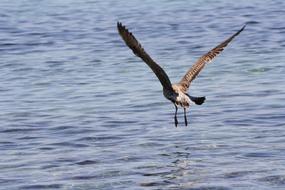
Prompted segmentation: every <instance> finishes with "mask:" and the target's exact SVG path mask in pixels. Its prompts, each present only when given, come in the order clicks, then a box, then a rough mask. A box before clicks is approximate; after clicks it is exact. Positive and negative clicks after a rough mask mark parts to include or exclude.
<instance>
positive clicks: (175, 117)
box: [174, 104, 178, 127]
mask: <svg viewBox="0 0 285 190" xmlns="http://www.w3.org/2000/svg"><path fill="white" fill-rule="evenodd" d="M174 106H175V115H174V122H175V127H177V125H178V120H177V110H178V108H177V106H176V105H175V104H174Z"/></svg>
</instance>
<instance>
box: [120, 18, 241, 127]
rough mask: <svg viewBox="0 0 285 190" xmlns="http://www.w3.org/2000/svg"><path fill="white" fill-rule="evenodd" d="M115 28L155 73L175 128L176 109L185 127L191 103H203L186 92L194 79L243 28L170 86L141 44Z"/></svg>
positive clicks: (124, 29)
mask: <svg viewBox="0 0 285 190" xmlns="http://www.w3.org/2000/svg"><path fill="white" fill-rule="evenodd" d="M117 28H118V31H119V34H120V35H121V37H122V38H123V40H124V41H125V43H126V45H127V46H128V47H129V48H130V49H131V50H132V51H133V53H134V54H135V55H137V56H138V57H140V58H141V59H142V60H143V61H144V62H145V63H146V64H147V65H148V66H149V67H150V68H151V69H152V71H153V72H154V73H155V75H156V76H157V78H158V79H159V81H160V83H161V85H162V86H163V95H164V97H165V98H166V99H168V100H170V101H171V102H172V103H173V104H174V105H175V116H174V121H175V126H177V125H178V120H177V109H178V108H177V107H178V106H179V107H182V108H183V109H184V120H185V125H187V123H188V122H187V117H186V108H189V106H190V104H191V103H192V102H193V103H195V104H197V105H201V104H203V103H204V101H205V99H206V98H205V97H193V96H190V95H189V94H188V93H187V91H188V89H189V86H190V84H191V82H192V81H193V80H194V79H195V78H196V76H197V75H198V74H199V73H200V71H201V70H202V69H203V68H204V66H205V65H206V63H209V62H210V61H211V60H212V59H213V58H215V57H216V56H217V55H218V54H219V53H221V52H222V51H223V50H224V48H225V47H226V46H227V45H228V43H229V42H231V41H232V40H233V38H234V37H235V36H237V35H238V34H239V33H240V32H241V31H243V29H244V28H245V26H243V27H242V28H241V29H240V30H239V31H238V32H236V33H235V34H234V35H232V36H231V37H230V38H228V39H227V40H225V41H224V42H222V43H221V44H219V45H218V46H216V47H215V48H213V49H212V50H211V51H209V52H208V53H206V54H205V55H203V56H202V57H200V58H199V59H198V61H197V62H196V63H195V64H194V65H193V66H192V67H191V68H190V69H189V70H188V71H187V73H186V74H185V75H184V77H183V78H182V79H181V81H180V82H179V83H176V84H172V83H171V82H170V80H169V78H168V76H167V74H166V73H165V71H164V70H163V69H162V68H161V67H160V66H159V65H158V64H157V63H156V62H155V61H154V60H153V59H152V58H151V57H150V56H149V55H148V54H147V53H146V52H145V50H144V49H143V47H142V46H141V44H140V43H139V42H138V41H137V39H136V38H135V37H134V36H133V34H132V33H131V32H129V31H128V29H126V27H125V26H123V25H122V24H121V23H120V22H118V23H117Z"/></svg>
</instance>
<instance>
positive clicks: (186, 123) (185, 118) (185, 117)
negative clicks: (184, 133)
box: [184, 108, 188, 126]
mask: <svg viewBox="0 0 285 190" xmlns="http://www.w3.org/2000/svg"><path fill="white" fill-rule="evenodd" d="M184 121H185V126H187V125H188V122H187V116H186V108H184Z"/></svg>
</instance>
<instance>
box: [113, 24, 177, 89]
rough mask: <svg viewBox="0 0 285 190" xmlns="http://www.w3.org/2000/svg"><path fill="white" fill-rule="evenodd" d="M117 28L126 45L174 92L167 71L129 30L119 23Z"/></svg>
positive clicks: (163, 84)
mask: <svg viewBox="0 0 285 190" xmlns="http://www.w3.org/2000/svg"><path fill="white" fill-rule="evenodd" d="M117 28H118V31H119V34H120V35H121V37H122V38H123V40H124V41H125V43H126V45H127V46H128V47H129V48H131V50H133V52H134V54H135V55H137V56H138V57H140V58H141V59H142V60H143V61H144V62H145V63H146V64H147V65H148V66H149V67H150V68H151V70H152V71H153V72H154V73H155V75H156V76H157V78H158V79H159V81H160V83H161V84H162V86H163V88H165V89H168V90H172V87H171V82H170V80H169V78H168V76H167V74H166V73H165V71H164V70H163V69H162V68H161V67H160V66H159V65H158V64H157V63H155V62H154V61H153V60H152V58H151V57H150V56H149V55H148V54H147V53H146V52H145V51H144V49H143V47H142V46H141V44H140V43H139V42H138V41H137V39H136V38H135V36H134V35H133V34H132V33H131V32H129V31H128V29H127V28H126V27H125V26H123V25H122V23H120V22H118V23H117Z"/></svg>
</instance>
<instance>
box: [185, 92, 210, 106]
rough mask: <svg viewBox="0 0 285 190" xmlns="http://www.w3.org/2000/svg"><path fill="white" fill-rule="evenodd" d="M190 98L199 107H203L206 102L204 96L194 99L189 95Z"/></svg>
mask: <svg viewBox="0 0 285 190" xmlns="http://www.w3.org/2000/svg"><path fill="white" fill-rule="evenodd" d="M187 95H188V94H187ZM188 97H189V98H190V100H192V101H193V102H194V103H195V104H197V105H202V104H203V103H204V101H205V100H206V97H205V96H203V97H194V96H190V95H188Z"/></svg>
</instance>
